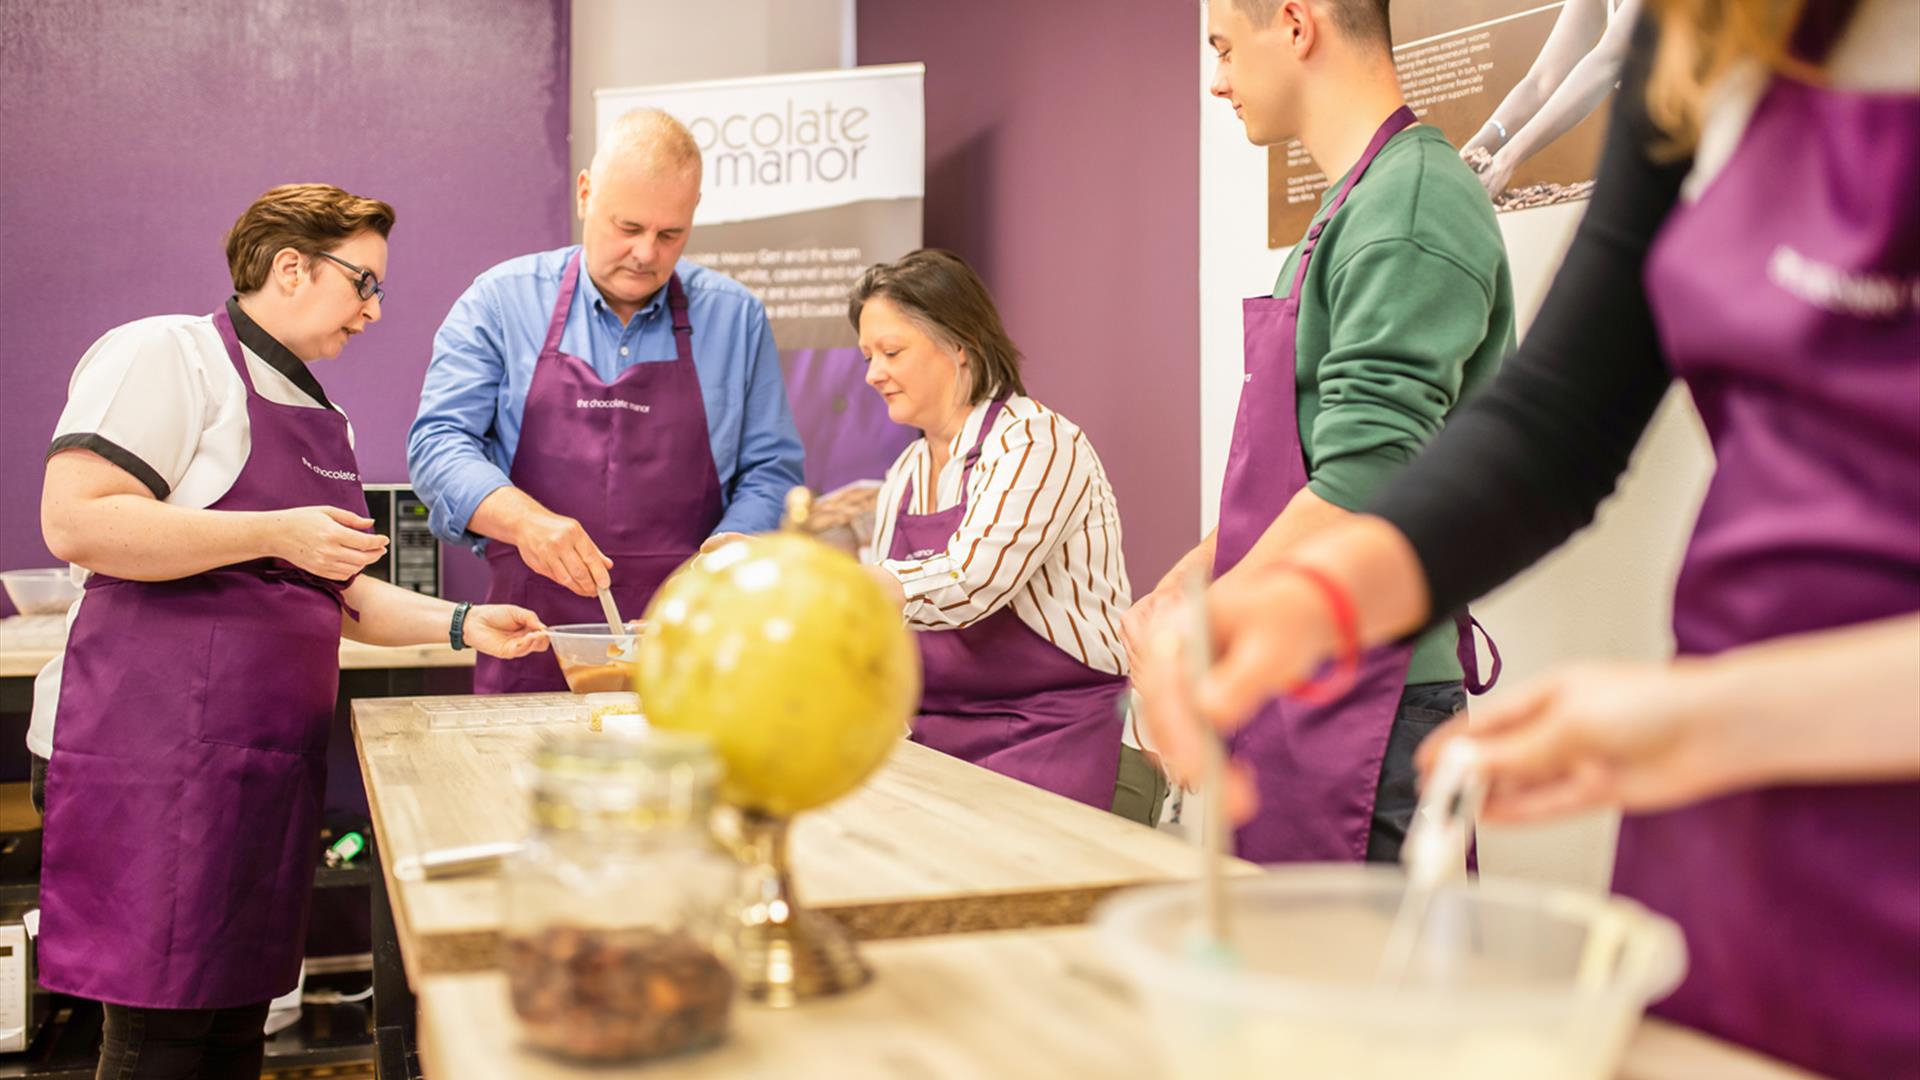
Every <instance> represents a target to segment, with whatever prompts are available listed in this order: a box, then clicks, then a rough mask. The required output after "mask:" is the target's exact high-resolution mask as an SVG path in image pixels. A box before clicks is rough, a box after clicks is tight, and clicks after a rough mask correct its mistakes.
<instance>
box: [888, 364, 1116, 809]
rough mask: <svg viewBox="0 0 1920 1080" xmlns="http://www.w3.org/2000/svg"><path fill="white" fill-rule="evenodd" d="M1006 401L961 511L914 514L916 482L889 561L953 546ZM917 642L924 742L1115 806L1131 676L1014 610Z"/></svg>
mask: <svg viewBox="0 0 1920 1080" xmlns="http://www.w3.org/2000/svg"><path fill="white" fill-rule="evenodd" d="M1005 404H1006V403H1005V402H1001V401H996V402H994V403H993V404H992V405H990V406H989V407H988V408H987V415H986V417H985V418H984V419H982V420H981V421H980V435H979V437H978V438H976V439H975V440H974V441H973V448H972V449H970V450H968V451H967V456H966V460H965V462H964V464H963V465H962V470H961V474H960V502H959V503H958V504H957V505H955V506H953V507H951V508H949V509H946V510H941V511H938V512H936V513H932V514H909V513H907V507H909V506H911V505H912V504H913V483H912V481H908V482H907V485H906V490H905V491H904V492H902V493H901V496H900V508H899V512H898V513H897V514H896V515H895V517H894V526H893V548H892V550H891V551H890V552H889V553H888V557H890V558H894V559H910V558H916V557H924V556H925V554H926V553H930V552H935V551H944V550H945V549H946V546H947V541H948V540H950V539H952V537H953V533H954V530H956V529H958V528H959V527H960V523H961V521H962V520H964V519H965V518H966V515H967V481H968V479H969V478H970V477H971V476H972V475H973V467H974V465H975V464H977V463H978V462H979V460H980V447H981V446H982V445H983V444H984V443H985V442H986V441H987V432H989V431H991V430H993V424H994V421H995V420H997V419H998V418H999V416H1000V410H1001V409H1002V408H1004V407H1005ZM913 636H914V639H915V641H917V642H918V643H919V646H920V666H921V672H922V683H923V690H922V692H921V697H920V715H919V717H918V718H916V719H915V720H914V722H913V740H914V741H915V742H918V743H922V744H924V745H926V746H930V747H932V748H933V749H935V750H938V751H940V752H942V753H945V754H951V755H953V756H954V757H957V758H959V759H961V760H962V761H970V762H972V763H974V764H975V765H980V766H984V767H985V768H989V769H992V770H993V771H994V772H997V773H1001V774H1003V775H1006V776H1011V777H1013V778H1014V779H1015V780H1024V781H1026V782H1027V783H1029V784H1032V785H1034V786H1035V787H1041V788H1045V789H1047V790H1048V791H1051V792H1054V793H1055V794H1058V795H1065V796H1066V797H1067V798H1069V799H1074V800H1077V801H1079V802H1083V803H1086V804H1087V805H1089V806H1093V807H1097V808H1099V809H1101V810H1105V809H1108V808H1109V807H1111V806H1112V805H1113V786H1114V784H1115V782H1116V781H1118V780H1119V776H1120V735H1121V727H1122V723H1123V722H1122V720H1121V718H1120V713H1119V710H1118V708H1117V707H1116V706H1117V703H1118V702H1119V699H1120V694H1121V692H1122V691H1124V690H1125V689H1126V686H1127V680H1126V679H1125V677H1123V676H1120V675H1109V674H1108V673H1106V672H1104V671H1097V670H1095V669H1093V668H1090V667H1088V666H1087V665H1085V664H1082V663H1081V662H1080V661H1078V660H1075V659H1074V658H1073V657H1071V656H1068V655H1067V654H1066V652H1065V651H1064V650H1062V649H1061V648H1060V647H1059V646H1057V645H1055V644H1054V643H1053V642H1051V641H1048V640H1047V639H1046V638H1044V637H1042V636H1040V635H1039V634H1037V633H1035V632H1034V631H1033V628H1032V627H1030V626H1028V625H1027V624H1026V622H1025V621H1023V620H1022V619H1021V618H1020V616H1019V615H1018V614H1017V613H1016V612H1015V611H1014V610H1013V605H1012V604H1008V605H1007V606H1005V607H1003V608H1001V609H1000V610H999V611H996V612H994V613H993V614H991V615H988V616H987V617H986V618H984V619H981V620H980V621H979V622H976V623H974V624H973V625H972V626H968V627H964V628H962V629H958V630H922V631H920V632H919V633H916V634H914V635H913Z"/></svg>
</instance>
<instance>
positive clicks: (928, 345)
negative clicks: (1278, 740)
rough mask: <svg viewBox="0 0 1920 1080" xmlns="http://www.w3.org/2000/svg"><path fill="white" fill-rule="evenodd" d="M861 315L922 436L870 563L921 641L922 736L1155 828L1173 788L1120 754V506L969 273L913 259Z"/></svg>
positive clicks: (856, 306)
mask: <svg viewBox="0 0 1920 1080" xmlns="http://www.w3.org/2000/svg"><path fill="white" fill-rule="evenodd" d="M848 317H849V318H850V319H851V320H852V322H853V325H854V327H855V328H856V329H858V331H859V333H860V351H861V352H862V353H864V354H865V355H866V357H867V384H868V385H869V386H872V387H873V388H874V390H876V391H877V392H879V394H880V396H881V397H882V398H883V399H885V401H886V403H887V413H888V415H889V416H891V417H892V418H893V420H894V421H895V422H896V423H900V424H905V425H908V426H911V427H915V428H919V429H920V431H921V433H922V438H920V439H918V440H915V441H914V443H913V444H912V445H910V446H908V447H907V449H906V450H905V451H904V452H902V453H901V455H900V457H899V459H898V460H897V461H895V462H894V464H893V467H892V468H891V469H889V470H888V471H887V478H886V482H885V484H884V486H883V487H882V488H881V489H880V497H879V503H878V506H877V507H876V509H875V513H876V515H877V516H878V521H877V522H876V527H875V529H874V535H873V542H872V545H871V547H870V548H869V550H868V561H869V562H871V563H873V564H874V565H873V567H872V569H873V572H874V574H875V576H876V577H878V578H879V580H880V581H881V582H882V583H883V584H885V585H887V586H888V587H889V588H890V589H892V590H893V592H894V595H895V596H897V597H898V598H899V600H900V603H901V606H902V609H903V611H904V612H905V615H906V620H907V625H909V626H911V627H912V628H913V629H915V630H916V631H919V633H918V634H917V635H916V638H917V640H918V642H919V645H920V657H921V660H922V664H923V667H924V671H925V687H926V688H925V692H924V695H923V696H922V698H921V703H920V715H919V717H918V719H917V720H916V721H915V722H914V728H913V737H914V739H915V740H916V741H918V742H921V743H924V744H926V745H928V746H931V747H933V748H934V749H936V750H940V751H944V752H946V753H949V754H952V755H954V756H955V757H959V758H962V759H964V760H967V761H971V762H974V763H975V764H978V765H983V766H985V767H987V768H990V769H993V770H994V771H996V772H1000V773H1004V774H1005V775H1007V776H1011V777H1014V778H1016V779H1020V780H1025V781H1027V782H1028V783H1031V784H1035V785H1037V786H1040V787H1043V788H1046V789H1048V790H1049V791H1054V792H1057V793H1059V794H1061V795H1065V796H1067V797H1069V798H1072V799H1077V800H1079V801H1080V802H1084V803H1088V804H1091V805H1094V806H1099V807H1103V808H1104V807H1109V806H1111V807H1112V808H1113V810H1114V811H1115V812H1116V813H1122V814H1125V815H1126V816H1128V817H1132V818H1135V819H1136V820H1142V821H1150V820H1151V819H1152V817H1153V816H1154V815H1155V813H1156V812H1157V810H1158V807H1159V802H1160V797H1161V796H1164V794H1165V788H1164V786H1163V785H1164V781H1162V780H1161V779H1160V774H1159V771H1158V770H1157V769H1156V768H1154V767H1153V766H1152V765H1150V764H1148V763H1147V761H1146V759H1145V758H1144V757H1143V756H1142V755H1141V754H1140V753H1139V751H1137V750H1133V749H1131V748H1127V749H1126V753H1125V759H1124V760H1123V758H1122V745H1121V743H1122V727H1123V724H1122V721H1121V719H1120V713H1119V710H1118V703H1119V700H1120V697H1121V694H1122V693H1123V692H1124V691H1125V689H1126V685H1127V658H1126V649H1125V646H1124V645H1122V643H1121V640H1120V629H1119V628H1120V616H1121V614H1122V613H1123V612H1125V611H1126V609H1127V605H1128V603H1129V602H1130V592H1129V588H1128V585H1127V571H1126V565H1125V563H1124V562H1123V561H1122V558H1121V552H1120V513H1119V510H1118V509H1117V507H1116V506H1115V504H1114V498H1113V489H1112V487H1110V486H1109V485H1108V483H1107V476H1106V471H1105V470H1104V469H1103V468H1102V467H1101V465H1100V458H1099V456H1098V455H1096V454H1095V453H1094V451H1093V446H1092V444H1091V443H1089V442H1088V441H1087V437H1086V434H1085V433H1084V432H1082V431H1081V430H1080V429H1079V428H1078V427H1076V426H1075V425H1074V424H1073V423H1072V421H1069V420H1068V419H1066V418H1065V417H1063V416H1061V415H1059V414H1058V413H1056V412H1054V411H1053V410H1051V409H1048V408H1047V407H1046V406H1044V405H1042V404H1040V403H1039V402H1037V401H1035V400H1033V399H1032V398H1030V397H1028V396H1027V395H1026V388H1025V386H1024V385H1023V384H1022V382H1021V379H1020V354H1019V352H1018V351H1017V350H1015V349H1014V347H1013V342H1011V341H1010V340H1008V338H1007V332H1006V330H1005V328H1004V327H1003V326H1002V325H1001V322H1000V313H999V311H998V310H997V309H996V308H995V307H994V304H993V299H992V297H990V296H989V295H988V294H987V290H986V286H985V285H983V284H981V282H980V278H979V277H978V276H977V275H975V274H974V272H973V270H972V268H970V267H969V266H967V264H966V263H965V262H963V261H961V259H960V258H959V257H958V256H956V255H953V254H951V253H949V252H945V251H934V250H924V251H916V252H914V253H912V254H910V255H908V256H906V257H905V258H903V259H900V260H899V261H898V262H893V263H886V264H882V265H879V266H875V267H872V268H871V269H869V270H868V271H867V272H866V274H865V275H864V276H863V277H862V278H861V279H860V281H859V283H858V284H857V285H855V286H854V290H853V294H852V297H851V299H850V302H849V305H848Z"/></svg>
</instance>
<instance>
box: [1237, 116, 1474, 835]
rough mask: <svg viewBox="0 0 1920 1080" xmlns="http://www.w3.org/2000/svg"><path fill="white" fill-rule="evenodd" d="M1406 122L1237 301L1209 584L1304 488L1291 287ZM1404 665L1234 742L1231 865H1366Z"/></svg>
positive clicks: (1297, 705)
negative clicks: (1280, 288) (1243, 809)
mask: <svg viewBox="0 0 1920 1080" xmlns="http://www.w3.org/2000/svg"><path fill="white" fill-rule="evenodd" d="M1414 122H1415V121H1414V116H1413V111H1412V110H1411V109H1408V108H1407V107H1405V106H1401V107H1400V108H1399V109H1398V110H1396V111H1395V112H1394V114H1393V115H1392V116H1389V117H1387V119H1386V121H1385V122H1384V123H1382V124H1381V125H1380V128H1379V130H1378V131H1376V132H1374V135H1373V140H1372V141H1371V142H1369V143H1368V144H1367V149H1366V152H1365V153H1363V154H1361V155H1360V160H1359V162H1357V163H1356V164H1355V165H1354V167H1353V171H1352V172H1351V173H1350V174H1348V176H1347V181H1346V183H1345V184H1344V185H1343V186H1342V187H1341V188H1340V190H1339V192H1337V193H1336V194H1335V195H1334V198H1333V202H1332V203H1330V204H1329V205H1328V207H1327V212H1326V213H1325V214H1323V215H1321V217H1320V220H1318V221H1316V222H1314V224H1313V227H1312V228H1311V229H1309V230H1308V232H1307V236H1306V239H1305V240H1303V241H1301V248H1300V262H1299V264H1298V266H1297V267H1296V268H1295V270H1294V274H1293V287H1292V288H1291V289H1289V290H1288V291H1287V295H1286V296H1285V297H1284V298H1276V297H1272V296H1256V297H1252V298H1249V299H1248V300H1246V301H1244V319H1245V345H1244V347H1245V350H1246V384H1245V385H1244V386H1243V387H1242V388H1241V391H1240V407H1239V410H1238V412H1237V413H1236V415H1235V417H1234V422H1233V444H1232V447H1231V449H1230V450H1229V452H1228V455H1227V471H1226V479H1225V482H1224V485H1223V488H1222V491H1221V495H1220V528H1219V532H1218V534H1217V535H1216V536H1215V549H1214V562H1213V568H1214V575H1215V576H1216V577H1218V576H1219V575H1221V574H1225V573H1226V572H1227V571H1229V570H1232V569H1233V568H1234V567H1235V566H1237V565H1238V564H1239V562H1240V560H1241V559H1243V558H1245V557H1246V555H1247V552H1249V551H1251V550H1252V549H1253V545H1254V544H1255V542H1257V541H1258V540H1259V539H1260V536H1261V534H1263V533H1265V532H1266V530H1267V526H1269V525H1271V524H1273V521H1274V519H1275V518H1277V517H1279V516H1280V512H1281V511H1282V510H1284V509H1286V506H1287V503H1288V502H1290V501H1292V499H1293V497H1294V496H1295V495H1296V494H1298V493H1299V491H1300V489H1301V488H1304V487H1306V486H1307V465H1306V457H1305V454H1304V453H1303V452H1302V449H1301V446H1300V430H1299V421H1298V413H1297V412H1296V411H1295V399H1294V381H1295V379H1296V377H1297V374H1296V370H1295V368H1296V358H1295V352H1294V350H1295V339H1296V338H1297V336H1298V332H1299V315H1300V289H1301V286H1302V284H1303V283H1305V281H1306V280H1307V266H1308V264H1309V263H1311V262H1312V260H1313V250H1314V248H1315V247H1316V246H1318V244H1319V242H1320V233H1321V232H1322V231H1323V230H1324V229H1325V228H1326V227H1327V222H1329V221H1331V220H1333V215H1335V214H1337V213H1339V212H1340V208H1341V206H1343V205H1345V204H1346V201H1347V196H1348V195H1349V194H1351V193H1352V191H1353V188H1354V185H1356V184H1358V183H1359V182H1360V178H1361V177H1362V176H1364V175H1365V174H1366V171H1367V167H1368V166H1370V165H1372V164H1373V159H1374V158H1376V157H1378V156H1379V154H1380V150H1381V148H1382V147H1384V146H1386V144H1387V141H1388V140H1389V139H1391V138H1393V136H1395V135H1396V134H1398V133H1399V132H1400V131H1401V130H1403V129H1405V128H1407V127H1410V126H1412V125H1413V123H1414ZM1456 623H1457V624H1458V625H1459V626H1460V631H1461V633H1460V657H1461V661H1462V663H1463V665H1465V666H1466V669H1467V673H1468V688H1469V689H1471V690H1472V691H1473V692H1475V693H1480V692H1481V691H1483V690H1485V689H1486V688H1487V687H1488V686H1491V685H1492V682H1493V679H1494V678H1498V677H1499V659H1498V653H1497V652H1496V653H1495V659H1494V669H1493V674H1492V676H1491V677H1490V678H1489V679H1488V680H1487V681H1486V682H1485V683H1482V682H1481V681H1480V680H1479V678H1478V673H1477V669H1476V666H1475V664H1476V661H1475V657H1474V653H1473V640H1474V639H1473V635H1472V632H1471V631H1472V628H1473V626H1472V625H1470V624H1469V622H1468V620H1467V617H1466V616H1465V615H1464V614H1462V615H1461V616H1460V617H1459V618H1458V619H1456ZM1489 643H1491V642H1489ZM1412 658H1413V645H1412V644H1411V643H1407V642H1402V643H1398V644H1393V645H1385V646H1381V647H1379V648H1375V649H1370V650H1368V651H1367V652H1366V654H1365V655H1364V656H1362V658H1361V662H1360V667H1359V671H1358V673H1357V675H1356V677H1355V680H1354V684H1353V688H1352V689H1351V690H1350V691H1349V692H1348V693H1347V694H1346V695H1345V696H1343V697H1341V698H1340V700H1338V701H1335V702H1332V703H1329V704H1325V705H1308V704H1305V703H1303V702H1300V701H1295V700H1290V699H1285V698H1282V699H1279V700H1276V701H1273V702H1270V703H1268V704H1267V705H1266V707H1264V708H1262V709H1261V710H1260V712H1259V713H1257V714H1255V716H1254V718H1253V720H1252V721H1250V722H1249V723H1248V724H1247V726H1246V727H1244V728H1242V729H1240V731H1239V732H1237V733H1236V734H1235V735H1234V736H1233V738H1232V740H1231V743H1230V745H1231V749H1232V752H1233V754H1234V756H1235V757H1237V758H1239V759H1241V760H1243V761H1247V762H1250V763H1252V765H1253V768H1254V784H1255V787H1256V788H1257V790H1258V791H1259V795H1260V809H1259V811H1258V812H1257V813H1256V814H1255V815H1254V818H1253V820H1251V821H1249V822H1247V824H1245V825H1243V826H1242V827H1241V828H1240V830H1239V831H1238V833H1237V834H1236V836H1235V847H1236V850H1237V851H1238V853H1239V855H1240V857H1241V858H1244V859H1250V860H1253V861H1254V862H1262V863H1274V862H1330V861H1338V862H1352V861H1359V860H1363V859H1365V858H1366V855H1367V834H1368V831H1369V830H1370V829H1371V827H1372V824H1373V799H1374V792H1375V790H1376V789H1377V788H1378V786H1379V782H1380V766H1381V762H1382V761H1383V760H1384V759H1385V757H1386V752H1387V736H1388V734H1389V733H1390V732H1391V731H1392V729H1393V718H1394V716H1395V714H1396V713H1397V712H1398V711H1399V708H1400V695H1401V692H1402V691H1404V690H1405V689H1406V685H1407V665H1408V663H1409V662H1410V661H1411V660H1412Z"/></svg>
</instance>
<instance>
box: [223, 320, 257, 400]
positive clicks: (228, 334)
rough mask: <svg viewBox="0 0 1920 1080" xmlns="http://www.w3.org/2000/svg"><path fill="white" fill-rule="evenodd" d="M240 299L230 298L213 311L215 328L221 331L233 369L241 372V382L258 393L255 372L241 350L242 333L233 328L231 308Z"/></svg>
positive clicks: (249, 392) (251, 391)
mask: <svg viewBox="0 0 1920 1080" xmlns="http://www.w3.org/2000/svg"><path fill="white" fill-rule="evenodd" d="M236 303H238V301H235V300H228V301H227V302H226V303H225V304H224V305H222V306H221V308H220V310H218V311H216V312H214V313H213V328H214V329H215V330H217V331H219V332H220V343H221V344H223V345H225V346H226V347H227V359H228V360H230V361H232V362H233V369H234V370H235V371H238V372H239V373H240V382H241V383H242V384H243V385H245V386H246V388H247V393H248V394H258V391H256V390H255V389H254V388H253V372H251V371H249V370H247V366H248V365H247V356H246V354H245V353H243V352H241V351H240V335H239V334H238V333H236V332H235V331H234V329H233V316H232V314H231V313H230V311H229V309H230V308H232V307H233V306H234V305H235V304H236Z"/></svg>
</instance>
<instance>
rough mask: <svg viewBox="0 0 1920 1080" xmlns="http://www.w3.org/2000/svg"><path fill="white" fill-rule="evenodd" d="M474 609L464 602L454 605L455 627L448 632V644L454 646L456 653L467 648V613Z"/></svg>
mask: <svg viewBox="0 0 1920 1080" xmlns="http://www.w3.org/2000/svg"><path fill="white" fill-rule="evenodd" d="M472 607H473V605H472V604H470V603H467V602H466V601H464V600H463V601H461V602H460V603H458V604H455V605H453V625H452V626H451V627H449V628H448V630H447V642H448V643H449V644H451V645H452V646H453V651H454V652H459V651H460V650H461V649H464V648H466V647H467V639H466V635H465V634H464V633H463V631H464V630H465V629H466V625H467V611H468V610H469V609H471V608H472Z"/></svg>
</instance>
